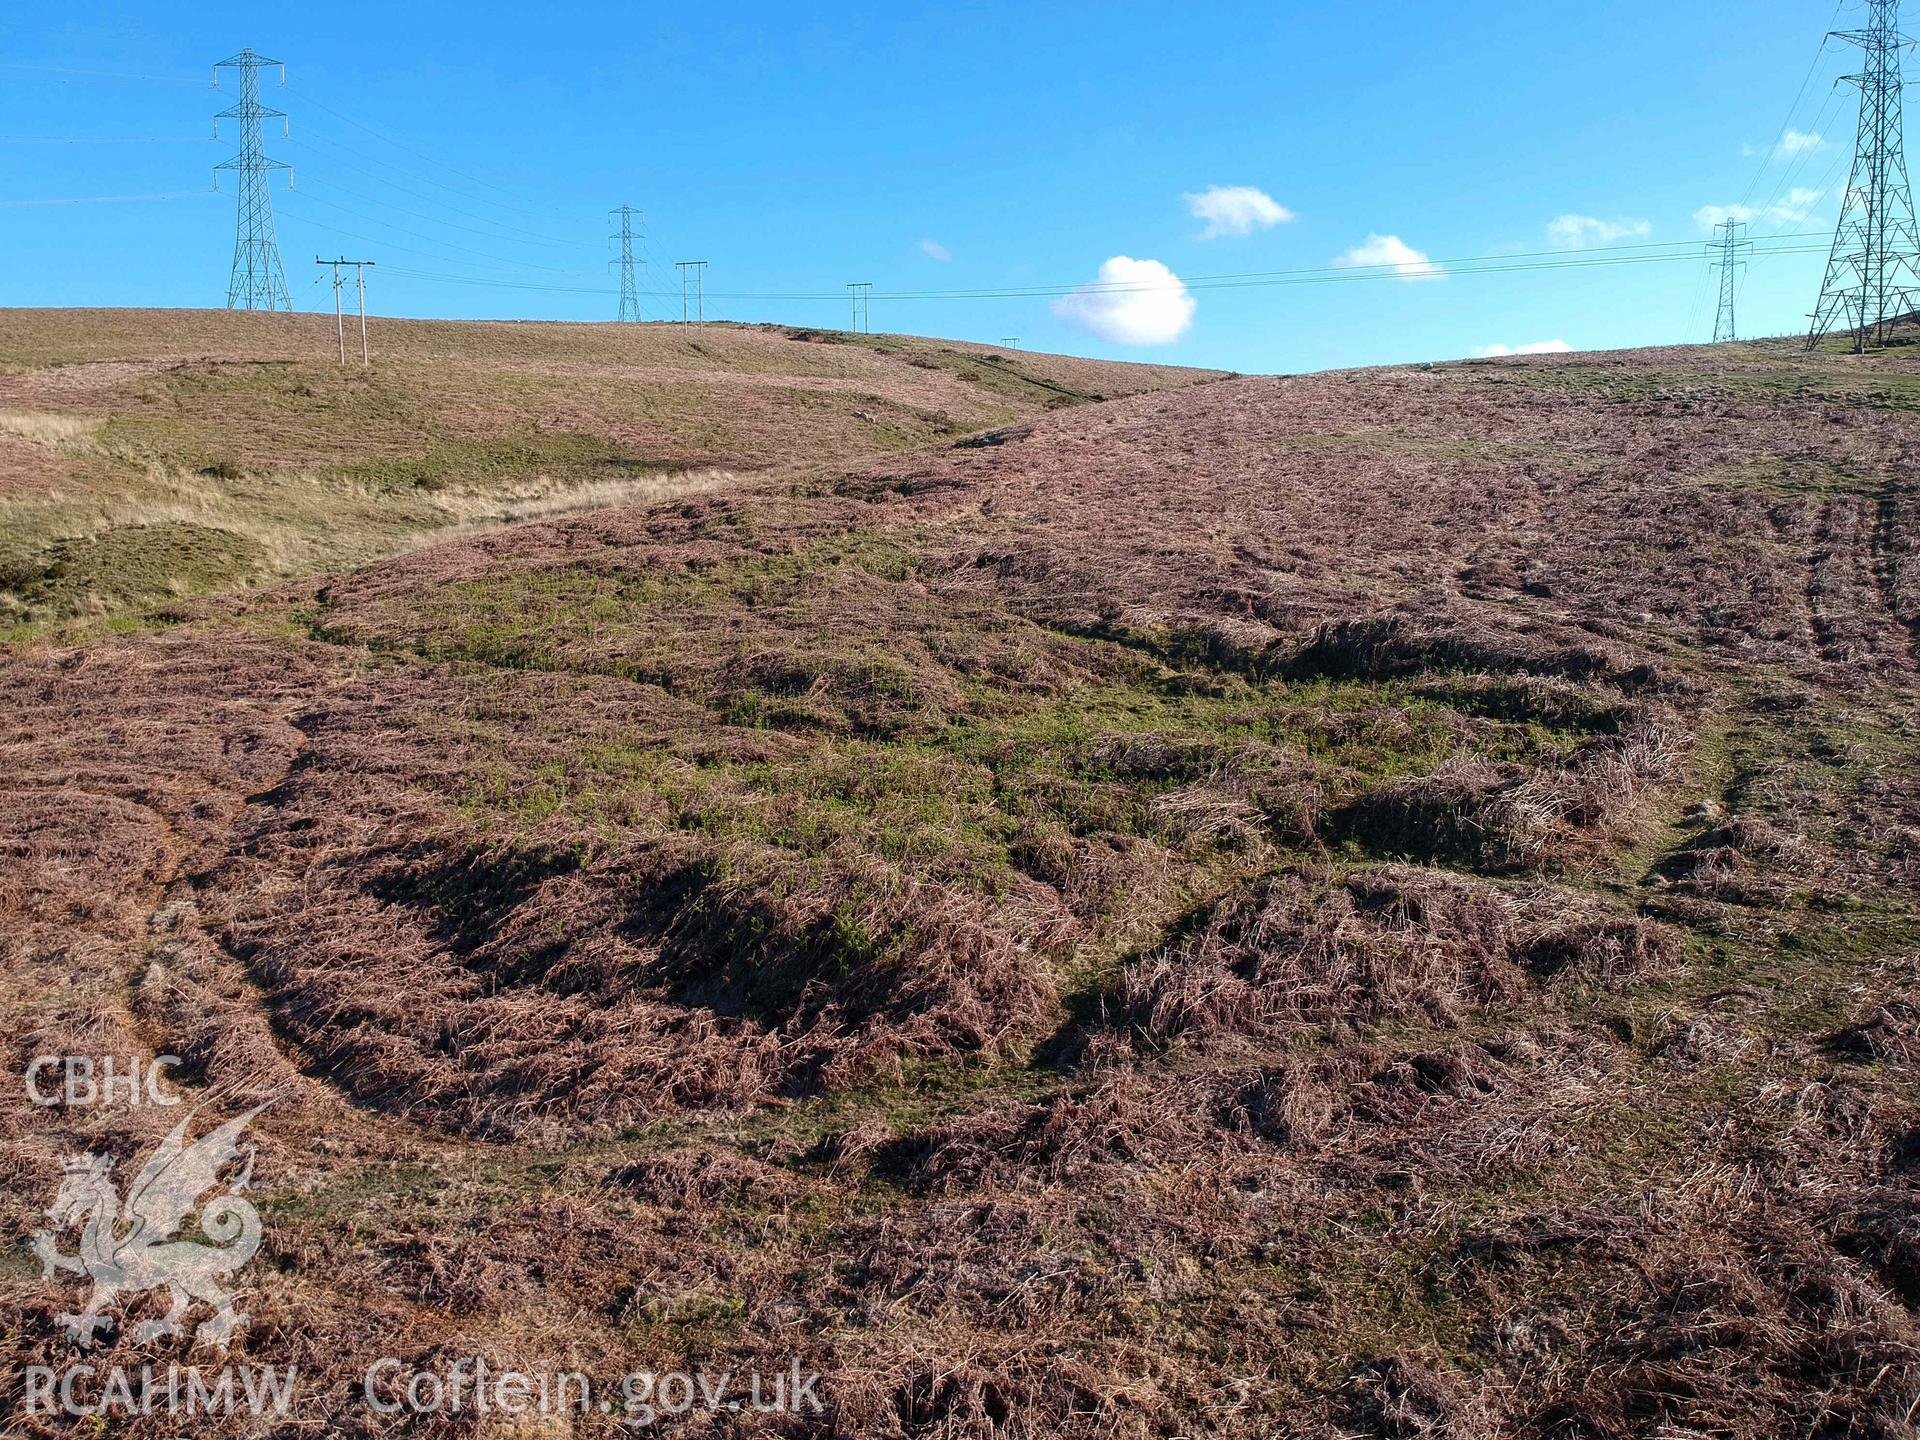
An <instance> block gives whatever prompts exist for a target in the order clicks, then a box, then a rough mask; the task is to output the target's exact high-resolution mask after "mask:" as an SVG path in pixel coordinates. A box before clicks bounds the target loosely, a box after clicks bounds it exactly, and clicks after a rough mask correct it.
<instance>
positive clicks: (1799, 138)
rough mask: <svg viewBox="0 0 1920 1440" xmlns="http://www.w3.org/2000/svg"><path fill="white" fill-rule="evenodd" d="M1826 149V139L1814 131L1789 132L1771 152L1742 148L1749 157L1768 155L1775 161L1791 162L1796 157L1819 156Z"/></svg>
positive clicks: (1750, 147) (1751, 146)
mask: <svg viewBox="0 0 1920 1440" xmlns="http://www.w3.org/2000/svg"><path fill="white" fill-rule="evenodd" d="M1826 148H1827V141H1826V137H1825V136H1824V135H1821V134H1820V133H1819V132H1817V131H1813V130H1788V131H1787V132H1786V133H1785V134H1784V135H1782V136H1781V137H1780V139H1779V140H1778V141H1777V142H1776V143H1775V144H1774V147H1773V149H1772V150H1770V151H1762V150H1760V149H1759V148H1758V147H1756V146H1753V145H1747V146H1743V147H1742V149H1743V150H1744V152H1745V153H1746V154H1747V155H1750V156H1751V155H1760V154H1767V155H1771V156H1772V157H1773V158H1774V159H1775V160H1791V159H1793V157H1794V156H1796V155H1812V154H1817V153H1818V152H1819V151H1822V150H1824V149H1826Z"/></svg>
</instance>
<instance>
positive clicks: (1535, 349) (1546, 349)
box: [1474, 340, 1573, 360]
mask: <svg viewBox="0 0 1920 1440" xmlns="http://www.w3.org/2000/svg"><path fill="white" fill-rule="evenodd" d="M1474 353H1475V354H1477V355H1478V356H1479V357H1480V358H1481V359H1482V360H1498V359H1499V358H1501V357H1502V356H1504V355H1571V354H1572V353H1573V347H1572V346H1571V345H1569V344H1568V343H1567V342H1566V341H1564V340H1540V341H1536V342H1535V343H1534V344H1532V345H1489V346H1487V348H1486V349H1484V350H1479V351H1475V352H1474Z"/></svg>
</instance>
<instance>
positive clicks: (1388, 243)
mask: <svg viewBox="0 0 1920 1440" xmlns="http://www.w3.org/2000/svg"><path fill="white" fill-rule="evenodd" d="M1333 263H1334V264H1335V265H1338V266H1341V267H1342V268H1344V269H1348V270H1362V269H1372V268H1376V267H1380V266H1391V267H1392V268H1393V269H1394V271H1395V272H1396V273H1397V274H1398V275H1399V276H1400V278H1401V279H1402V280H1441V279H1444V278H1446V273H1447V272H1446V271H1445V270H1443V269H1441V268H1440V267H1439V266H1438V265H1436V264H1434V263H1433V261H1431V260H1429V259H1428V258H1427V257H1426V255H1425V254H1424V253H1423V252H1421V251H1419V250H1416V249H1414V248H1413V247H1412V246H1411V245H1409V244H1407V242H1406V241H1404V240H1402V239H1401V238H1400V237H1399V236H1398V235H1369V236H1367V238H1366V240H1365V241H1364V242H1363V243H1361V244H1359V245H1356V246H1354V247H1353V249H1351V250H1349V251H1347V253H1346V254H1344V255H1342V256H1341V257H1340V258H1339V259H1337V260H1335V261H1334V262H1333Z"/></svg>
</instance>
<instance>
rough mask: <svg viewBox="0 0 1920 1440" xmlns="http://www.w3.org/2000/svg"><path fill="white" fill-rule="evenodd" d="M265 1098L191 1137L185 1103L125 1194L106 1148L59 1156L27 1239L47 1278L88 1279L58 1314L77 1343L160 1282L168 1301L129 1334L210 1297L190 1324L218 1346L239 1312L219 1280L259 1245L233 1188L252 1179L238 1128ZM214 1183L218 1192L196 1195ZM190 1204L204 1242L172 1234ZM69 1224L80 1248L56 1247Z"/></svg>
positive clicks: (173, 1321) (165, 1323) (245, 1204)
mask: <svg viewBox="0 0 1920 1440" xmlns="http://www.w3.org/2000/svg"><path fill="white" fill-rule="evenodd" d="M272 1103H273V1101H272V1100H266V1101H263V1102H262V1103H261V1104H259V1105H256V1106H254V1107H253V1109H251V1110H249V1111H247V1113H246V1114H244V1115H241V1116H240V1117H238V1118H237V1119H233V1120H229V1121H228V1122H227V1123H226V1124H224V1125H222V1126H220V1127H219V1128H218V1129H215V1130H210V1131H208V1132H207V1134H205V1135H203V1136H201V1137H200V1138H199V1139H198V1140H193V1141H189V1140H188V1139H187V1130H188V1127H189V1126H191V1125H192V1123H193V1117H194V1115H196V1114H198V1113H199V1112H198V1111H197V1110H196V1111H191V1112H189V1113H188V1114H187V1116H186V1118H185V1119H183V1120H182V1121H181V1122H180V1123H179V1124H178V1125H176V1126H174V1128H173V1133H172V1134H170V1135H168V1136H167V1138H166V1139H165V1140H163V1141H161V1142H160V1144H159V1146H158V1147H157V1148H156V1149H155V1150H154V1152H153V1154H152V1155H151V1156H149V1157H148V1159H147V1162H146V1164H144V1165H143V1166H141V1167H140V1173H139V1174H138V1175H136V1176H135V1177H134V1179H133V1184H132V1186H131V1187H129V1189H128V1191H127V1194H126V1198H125V1200H124V1202H123V1201H122V1199H121V1197H120V1194H119V1192H118V1191H117V1190H116V1189H115V1188H114V1184H113V1180H112V1171H113V1163H114V1162H113V1157H112V1156H111V1155H73V1156H68V1157H67V1158H66V1159H65V1160H64V1161H63V1162H62V1175H63V1178H62V1180H61V1184H60V1193H59V1196H58V1197H57V1198H56V1199H55V1200H54V1202H53V1204H52V1205H51V1206H50V1207H49V1208H48V1210H47V1219H48V1221H49V1222H50V1228H48V1229H44V1230H39V1231H36V1232H35V1233H34V1235H33V1240H32V1244H33V1253H34V1254H35V1255H37V1256H39V1257H40V1267H41V1271H42V1273H43V1274H44V1275H45V1276H46V1278H47V1279H49V1280H51V1279H53V1277H54V1274H55V1272H56V1271H60V1270H67V1271H71V1272H72V1273H74V1274H76V1275H85V1276H87V1277H88V1278H89V1279H91V1280H92V1281H93V1294H92V1295H91V1296H89V1297H88V1299H87V1303H86V1307H85V1308H84V1309H82V1310H81V1311H80V1312H79V1313H78V1314H72V1315H62V1316H60V1317H59V1320H60V1323H61V1324H62V1325H64V1326H65V1327H66V1330H67V1334H68V1336H69V1337H70V1338H72V1340H73V1341H74V1342H75V1343H76V1344H78V1345H79V1346H81V1347H82V1348H83V1349H84V1348H85V1347H87V1346H89V1345H91V1344H92V1343H93V1341H94V1339H95V1336H96V1335H97V1333H98V1332H99V1331H100V1329H101V1328H102V1327H103V1326H110V1325H111V1324H112V1323H113V1322H112V1320H111V1319H110V1318H109V1316H108V1314H107V1313H106V1312H107V1310H108V1308H109V1307H110V1306H113V1305H114V1304H115V1303H116V1302H118V1301H120V1300H122V1299H123V1297H128V1296H134V1295H140V1294H144V1293H145V1292H147V1291H149V1290H159V1289H162V1288H164V1289H165V1290H167V1291H168V1293H169V1295H170V1296H171V1299H172V1304H171V1306H170V1308H169V1309H168V1310H167V1313H166V1315H165V1316H164V1317H163V1318H162V1319H159V1320H149V1321H146V1322H145V1323H144V1324H141V1325H136V1326H135V1327H134V1330H133V1338H134V1341H135V1342H136V1343H138V1344H145V1343H147V1342H148V1341H150V1340H158V1339H161V1338H163V1337H172V1336H177V1335H179V1334H180V1333H181V1325H180V1322H181V1319H182V1317H183V1316H185V1314H186V1313H187V1309H188V1307H189V1306H191V1305H192V1304H193V1302H194V1301H196V1300H198V1301H202V1302H204V1303H205V1304H208V1305H211V1306H212V1307H213V1314H212V1316H211V1317H209V1318H208V1319H207V1320H206V1321H204V1322H203V1323H202V1324H201V1325H200V1326H199V1327H198V1328H197V1329H196V1330H195V1331H194V1338H195V1340H196V1341H198V1342H200V1343H202V1344H208V1345H213V1346H216V1347H218V1348H219V1349H220V1350H222V1351H225V1349H226V1348H227V1342H228V1341H229V1340H231V1339H232V1338H233V1333H234V1331H236V1330H238V1329H239V1328H240V1327H241V1326H243V1325H245V1324H246V1323H247V1315H246V1312H244V1311H242V1310H238V1309H236V1308H235V1307H234V1297H233V1295H232V1293H231V1292H229V1291H227V1290H224V1289H222V1288H221V1284H220V1282H221V1281H222V1280H223V1279H224V1278H226V1277H227V1276H230V1275H232V1274H233V1273H234V1272H235V1271H236V1270H238V1269H240V1267H241V1266H243V1265H245V1264H246V1263H247V1262H248V1261H249V1260H251V1259H252V1258H253V1256H254V1252H255V1251H257V1250H258V1249H259V1248H260V1212H259V1211H258V1210H256V1209H254V1207H253V1203H252V1202H251V1201H249V1200H247V1199H246V1198H245V1197H244V1196H243V1195H242V1193H241V1192H243V1191H244V1190H245V1189H246V1188H247V1186H248V1185H249V1184H251V1183H252V1180H253V1159H254V1147H253V1146H252V1145H251V1144H247V1145H245V1146H244V1147H243V1146H242V1144H241V1141H240V1136H241V1133H242V1132H243V1131H244V1130H245V1129H246V1128H247V1126H248V1124H250V1123H251V1122H252V1120H253V1118H254V1117H255V1116H256V1115H258V1114H259V1113H260V1112H261V1111H262V1110H264V1109H266V1108H267V1106H268V1105H271V1104H272ZM243 1158H244V1164H243V1165H242V1166H241V1169H240V1173H239V1174H238V1175H236V1176H234V1177H233V1178H231V1179H229V1180H226V1181H223V1180H221V1178H220V1174H221V1171H223V1170H225V1169H227V1168H228V1167H230V1166H232V1165H233V1164H234V1162H235V1161H239V1160H242V1159H243ZM216 1189H218V1190H219V1191H220V1193H219V1194H216V1195H213V1196H212V1197H211V1198H208V1199H206V1200H205V1201H204V1203H202V1199H203V1197H205V1196H207V1194H208V1192H209V1191H213V1190H216ZM196 1211H197V1212H198V1215H199V1220H200V1229H201V1231H202V1232H203V1233H204V1234H205V1235H206V1237H207V1239H209V1240H211V1241H212V1242H213V1243H212V1244H210V1245H208V1244H202V1243H200V1242H199V1241H197V1240H181V1239H176V1238H175V1236H176V1234H177V1232H178V1231H180V1230H181V1228H182V1227H183V1226H184V1225H185V1224H186V1222H187V1221H188V1219H190V1218H191V1217H192V1216H193V1215H194V1214H195V1212H196ZM75 1226H78V1227H79V1228H80V1250H79V1253H78V1254H76V1255H63V1254H61V1253H60V1250H59V1247H58V1240H59V1237H60V1236H61V1235H62V1234H64V1233H65V1232H66V1231H67V1230H69V1229H72V1228H73V1227H75Z"/></svg>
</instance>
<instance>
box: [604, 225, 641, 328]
mask: <svg viewBox="0 0 1920 1440" xmlns="http://www.w3.org/2000/svg"><path fill="white" fill-rule="evenodd" d="M639 214H640V212H639V211H638V210H636V209H634V208H633V207H632V206H631V205H622V206H621V207H620V208H619V209H618V210H609V211H608V212H607V216H608V218H612V217H613V216H615V215H618V216H619V217H620V229H619V231H618V233H616V234H614V235H610V236H608V237H607V238H608V239H610V240H618V241H619V242H620V258H619V259H618V260H611V261H608V262H607V263H608V264H609V265H618V266H619V267H620V318H621V319H622V320H638V319H639V318H640V287H639V286H638V285H636V284H635V283H634V279H633V219H634V217H635V216H636V215H639Z"/></svg>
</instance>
